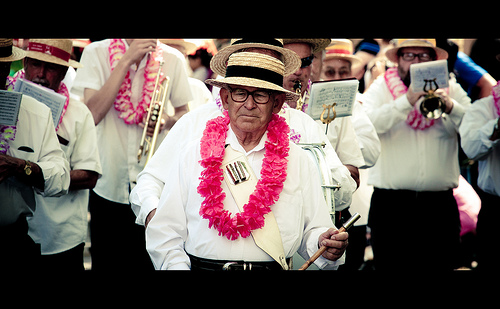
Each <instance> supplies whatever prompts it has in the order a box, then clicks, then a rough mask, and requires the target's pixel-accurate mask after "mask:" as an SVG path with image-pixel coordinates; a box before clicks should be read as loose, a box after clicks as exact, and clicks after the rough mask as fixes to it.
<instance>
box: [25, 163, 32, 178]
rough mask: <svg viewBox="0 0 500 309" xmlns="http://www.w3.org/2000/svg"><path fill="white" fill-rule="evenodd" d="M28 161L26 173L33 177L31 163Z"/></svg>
mask: <svg viewBox="0 0 500 309" xmlns="http://www.w3.org/2000/svg"><path fill="white" fill-rule="evenodd" d="M25 161H26V165H25V166H24V173H26V175H27V176H29V175H31V163H30V161H28V160H25Z"/></svg>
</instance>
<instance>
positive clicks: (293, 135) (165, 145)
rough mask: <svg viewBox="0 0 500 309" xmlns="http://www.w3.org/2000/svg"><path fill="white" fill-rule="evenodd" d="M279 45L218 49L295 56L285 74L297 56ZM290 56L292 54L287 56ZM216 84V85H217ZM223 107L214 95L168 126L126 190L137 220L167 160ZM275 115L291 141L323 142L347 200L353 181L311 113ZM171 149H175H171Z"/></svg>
mask: <svg viewBox="0 0 500 309" xmlns="http://www.w3.org/2000/svg"><path fill="white" fill-rule="evenodd" d="M280 46H283V43H282V40H280V39H273V40H258V39H246V38H241V39H233V40H232V41H231V45H230V46H228V47H226V48H224V49H222V50H220V51H219V52H220V53H222V54H223V55H225V58H229V55H230V54H232V53H235V52H239V51H243V50H246V51H253V52H256V53H265V54H269V55H274V56H276V57H278V58H280V57H288V59H295V60H296V61H295V65H290V64H288V65H287V66H286V67H285V75H289V74H291V73H293V72H295V71H296V68H297V66H298V65H299V63H300V62H299V61H300V60H298V59H297V57H296V54H295V53H294V52H293V51H290V50H288V49H284V48H282V47H280ZM291 56H292V57H294V58H291ZM219 57H220V56H219ZM292 64H293V63H292ZM215 72H216V73H217V74H219V75H220V76H225V75H226V66H225V63H224V64H223V65H218V66H217V67H216V68H215ZM216 88H217V89H219V88H218V87H216ZM223 110H224V108H223V106H222V102H221V100H220V97H218V98H217V99H216V100H215V102H212V103H209V104H205V105H203V106H201V107H199V108H197V109H196V110H194V111H191V112H189V113H188V114H186V115H185V116H183V117H182V118H181V119H180V120H179V122H178V123H177V124H176V125H175V126H174V127H173V128H172V130H171V132H170V133H169V134H168V136H167V137H166V138H165V139H164V141H163V142H162V144H161V145H160V147H159V148H158V150H157V152H155V155H154V156H153V157H152V158H151V160H150V161H149V163H148V165H147V166H146V167H145V168H144V170H143V171H142V172H141V173H140V174H139V175H138V176H137V186H136V187H135V188H134V189H133V190H132V192H131V193H130V202H131V204H132V209H133V211H134V213H135V214H136V216H137V219H136V223H137V224H141V225H145V226H147V224H148V222H149V221H150V220H151V218H152V217H153V216H154V214H155V211H156V208H157V206H158V201H159V198H160V194H161V192H162V190H163V188H164V185H165V182H166V179H167V178H168V176H167V175H169V169H170V168H171V165H173V164H170V163H171V162H175V161H177V160H178V157H179V153H180V151H179V150H181V149H183V148H184V146H185V145H186V144H187V143H188V142H190V141H192V140H195V139H199V138H201V136H202V133H203V130H204V129H205V123H206V122H207V120H209V119H212V118H215V117H217V116H221V115H222V112H223ZM279 115H280V116H282V117H284V118H285V120H286V121H287V123H288V125H289V126H290V140H292V141H293V142H295V143H298V142H300V143H316V144H320V143H325V147H324V152H325V154H326V157H327V160H328V167H329V168H330V171H331V176H332V178H333V180H334V183H338V184H340V186H341V188H340V189H339V190H335V191H334V199H335V203H342V201H345V199H348V200H349V201H350V200H351V196H352V192H353V190H354V189H355V188H356V183H355V182H354V180H353V179H352V177H351V176H350V173H349V171H348V170H347V168H346V167H345V166H343V165H342V162H340V160H339V158H338V156H337V154H336V153H335V150H334V149H333V147H332V145H331V144H330V142H329V141H328V139H327V137H326V136H325V134H324V129H322V128H321V127H320V126H319V125H318V124H317V123H315V122H314V120H313V119H312V118H311V117H309V116H308V115H306V114H305V113H303V112H301V111H298V110H295V109H290V108H286V109H285V108H282V109H281V111H280V113H279ZM173 149H175V151H172V150H173Z"/></svg>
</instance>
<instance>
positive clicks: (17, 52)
mask: <svg viewBox="0 0 500 309" xmlns="http://www.w3.org/2000/svg"><path fill="white" fill-rule="evenodd" d="M24 57H26V52H25V51H24V50H22V49H20V48H19V47H16V46H12V55H10V56H8V57H0V62H14V61H17V60H21V59H23V58H24Z"/></svg>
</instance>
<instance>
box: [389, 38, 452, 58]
mask: <svg viewBox="0 0 500 309" xmlns="http://www.w3.org/2000/svg"><path fill="white" fill-rule="evenodd" d="M403 47H427V48H432V49H434V51H435V52H436V56H437V59H436V60H441V59H448V53H447V52H446V51H445V50H444V49H441V48H439V47H436V40H435V39H398V41H397V44H396V47H394V48H391V49H389V50H387V51H386V52H385V56H386V57H387V59H389V60H390V61H392V62H394V63H398V50H399V49H400V48H403Z"/></svg>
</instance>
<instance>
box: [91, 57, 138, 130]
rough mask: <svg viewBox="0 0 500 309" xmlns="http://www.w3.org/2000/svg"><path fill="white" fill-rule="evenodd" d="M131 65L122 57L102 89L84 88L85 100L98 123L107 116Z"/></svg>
mask: <svg viewBox="0 0 500 309" xmlns="http://www.w3.org/2000/svg"><path fill="white" fill-rule="evenodd" d="M129 67H130V62H129V61H126V60H124V59H123V58H122V60H121V61H120V62H119V63H118V65H117V66H116V67H115V69H114V70H113V72H111V75H110V76H109V79H108V80H107V81H106V83H104V85H103V86H102V87H101V89H99V90H94V89H88V88H87V89H85V90H84V102H85V104H86V105H87V106H88V108H89V110H90V112H91V113H92V116H93V117H94V122H95V124H96V125H97V124H99V122H101V120H102V119H103V118H104V117H105V116H106V114H107V113H108V111H109V109H110V108H111V106H112V105H113V103H114V102H115V99H116V96H117V94H118V91H119V90H120V87H121V85H122V83H123V80H124V79H125V76H126V75H127V72H128V69H129Z"/></svg>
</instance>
